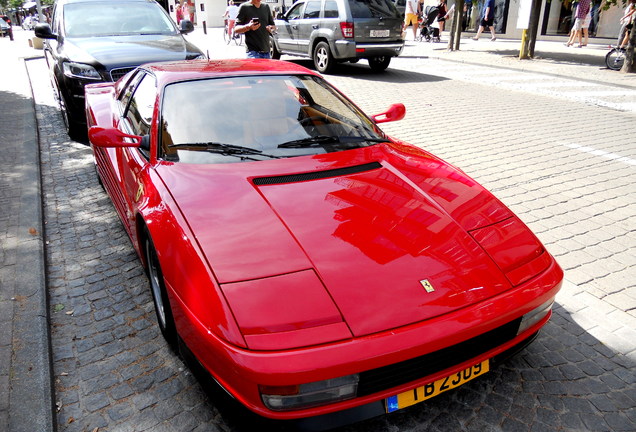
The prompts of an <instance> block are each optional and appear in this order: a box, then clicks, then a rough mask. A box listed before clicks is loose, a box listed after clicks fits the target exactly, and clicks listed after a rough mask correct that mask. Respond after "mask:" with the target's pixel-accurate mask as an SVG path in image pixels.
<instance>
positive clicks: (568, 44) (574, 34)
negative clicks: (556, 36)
mask: <svg viewBox="0 0 636 432" xmlns="http://www.w3.org/2000/svg"><path fill="white" fill-rule="evenodd" d="M575 37H576V30H575V29H574V27H572V30H570V38H569V39H568V41H567V43H566V44H565V46H572V44H573V43H574V38H575Z"/></svg>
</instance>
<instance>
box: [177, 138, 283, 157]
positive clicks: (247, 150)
mask: <svg viewBox="0 0 636 432" xmlns="http://www.w3.org/2000/svg"><path fill="white" fill-rule="evenodd" d="M184 147H193V148H197V149H204V150H205V151H207V152H211V153H220V154H222V155H232V156H234V155H259V156H265V157H269V158H275V159H279V158H280V156H274V155H270V154H265V153H263V152H262V151H261V150H258V149H255V148H251V147H243V146H239V145H234V144H224V143H218V142H206V143H183V144H172V145H169V146H168V148H184Z"/></svg>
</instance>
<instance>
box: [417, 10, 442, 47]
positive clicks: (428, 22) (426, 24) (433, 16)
mask: <svg viewBox="0 0 636 432" xmlns="http://www.w3.org/2000/svg"><path fill="white" fill-rule="evenodd" d="M437 15H439V9H438V8H437V6H426V9H424V17H423V18H422V21H421V22H420V35H419V40H420V41H423V40H425V41H426V42H431V41H433V42H439V27H437V26H433V23H435V21H436V20H437Z"/></svg>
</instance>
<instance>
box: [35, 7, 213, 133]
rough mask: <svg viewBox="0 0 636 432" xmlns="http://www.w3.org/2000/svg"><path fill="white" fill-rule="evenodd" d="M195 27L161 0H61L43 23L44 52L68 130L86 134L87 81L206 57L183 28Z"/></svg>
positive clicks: (40, 26) (38, 32)
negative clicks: (174, 16) (176, 16)
mask: <svg viewBox="0 0 636 432" xmlns="http://www.w3.org/2000/svg"><path fill="white" fill-rule="evenodd" d="M193 30H194V26H193V25H192V23H191V22H190V21H187V20H183V21H181V23H180V27H179V28H177V27H176V26H175V24H174V21H173V20H172V18H170V16H169V15H168V14H167V13H166V12H165V10H164V9H163V8H162V7H161V6H159V4H158V3H157V2H155V1H148V0H58V1H57V2H56V3H55V6H54V9H53V16H52V21H51V24H50V25H49V24H44V23H43V24H38V25H37V26H36V27H35V35H36V36H38V37H40V38H42V39H46V42H45V46H44V53H45V57H46V62H47V64H48V66H49V70H50V72H51V81H52V83H53V88H54V90H55V93H56V99H57V101H58V103H59V106H60V109H61V110H62V114H63V117H64V121H65V124H66V128H67V131H68V134H69V136H70V137H71V138H74V139H80V140H81V139H83V138H84V136H85V135H86V118H85V114H84V86H85V85H86V84H92V83H96V82H100V81H102V82H103V81H116V80H117V79H119V78H120V77H122V76H123V75H125V74H126V73H128V72H129V71H131V70H133V69H134V68H136V67H137V66H139V65H141V64H143V63H148V62H157V61H168V60H191V59H195V58H204V57H205V56H204V55H203V52H202V51H201V50H199V49H198V48H197V47H196V46H194V45H192V44H191V43H189V42H187V41H186V40H185V39H184V38H183V34H185V33H189V32H191V31H193Z"/></svg>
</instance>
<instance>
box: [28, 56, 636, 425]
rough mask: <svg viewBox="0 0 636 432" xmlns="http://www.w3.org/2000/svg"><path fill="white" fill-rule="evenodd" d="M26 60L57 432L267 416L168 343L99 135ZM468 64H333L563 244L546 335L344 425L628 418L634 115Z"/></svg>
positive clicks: (35, 63)
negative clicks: (73, 122) (77, 134)
mask: <svg viewBox="0 0 636 432" xmlns="http://www.w3.org/2000/svg"><path fill="white" fill-rule="evenodd" d="M217 48H218V51H221V50H223V49H226V48H223V47H217ZM303 64H307V63H306V62H305V63H303ZM27 66H28V70H29V76H30V79H31V83H32V86H33V92H34V98H35V103H36V111H37V119H38V132H39V138H40V149H41V161H42V167H41V169H42V179H43V185H42V187H43V202H44V219H45V226H46V245H47V247H46V250H47V256H46V262H47V278H48V290H49V296H50V305H51V335H52V351H53V361H54V365H53V366H54V383H55V391H56V401H57V403H58V412H57V421H58V430H59V431H69V432H70V431H93V430H95V428H98V429H97V430H99V431H112V432H124V431H217V430H218V431H235V430H258V429H256V426H252V425H250V424H247V425H245V424H244V422H242V421H241V415H240V414H239V415H238V416H237V415H235V414H233V413H234V410H232V409H228V408H227V407H225V405H224V403H223V400H222V399H220V398H219V397H218V395H216V394H209V393H208V392H206V390H207V389H208V386H207V385H205V384H204V385H201V384H200V381H199V380H197V379H196V378H195V377H194V376H193V374H192V372H191V371H190V370H189V369H188V368H187V367H186V366H185V365H184V364H183V362H182V361H181V360H180V359H179V358H178V357H177V356H176V355H175V354H174V353H173V352H171V351H170V349H169V348H168V347H167V346H166V344H165V343H164V341H163V339H162V337H161V335H160V332H159V330H158V328H157V326H156V320H155V316H154V311H153V307H152V300H151V296H150V293H149V291H148V284H147V281H146V279H145V276H144V274H143V271H142V268H141V265H140V263H139V261H138V259H137V257H136V255H135V252H134V250H133V248H132V246H131V244H130V241H129V240H128V238H127V236H126V234H125V232H124V230H123V228H122V227H121V225H120V223H119V220H118V218H117V216H116V214H115V212H114V210H113V207H112V204H111V203H110V201H109V199H108V197H107V196H106V194H105V193H104V192H103V190H102V189H101V187H100V186H99V184H98V183H97V178H96V176H95V173H94V168H93V166H92V159H91V155H90V151H89V148H87V147H86V146H85V145H82V144H80V143H76V142H72V141H69V140H68V137H67V136H66V135H65V134H64V132H63V128H62V120H61V118H60V116H59V113H58V112H57V110H56V108H55V107H54V106H53V102H52V97H51V89H50V87H49V84H48V78H47V76H46V71H45V67H44V62H43V61H42V60H31V61H28V62H27ZM461 66H462V65H458V64H448V62H443V61H441V60H435V59H431V58H417V57H414V58H410V59H401V60H400V61H396V62H394V64H393V65H392V67H391V68H390V69H389V70H388V71H387V72H386V73H384V74H373V73H371V72H370V71H369V69H368V67H367V66H366V64H364V62H360V63H359V64H355V65H343V66H342V67H340V68H339V69H338V70H337V73H336V74H334V75H330V76H328V79H329V80H330V81H331V82H333V83H334V84H335V85H336V86H337V87H338V88H340V89H341V90H342V91H344V92H345V93H346V94H347V95H349V96H350V97H351V98H352V99H353V100H354V102H356V103H357V104H358V105H359V106H360V107H362V108H363V110H365V111H366V112H368V113H371V114H372V113H374V112H379V111H382V110H383V109H384V108H386V107H387V106H388V105H389V104H391V103H394V102H403V103H405V105H406V106H407V117H406V119H404V120H403V121H401V122H397V123H392V124H387V125H386V127H384V129H385V130H386V131H387V132H389V133H391V134H392V135H394V136H396V137H397V138H400V139H404V140H406V141H410V142H412V143H414V144H416V145H419V146H422V147H424V148H426V149H428V150H431V151H432V152H433V153H435V154H437V155H438V156H441V157H442V158H444V159H446V160H447V161H449V162H451V163H454V164H456V165H458V166H459V167H461V168H462V169H464V170H465V171H466V172H467V173H468V174H469V175H471V176H473V177H474V178H475V179H476V180H478V181H480V182H481V183H482V184H484V185H485V186H486V187H488V188H489V189H491V190H492V191H493V192H494V193H495V195H497V196H498V197H499V198H500V199H502V200H503V201H504V202H505V203H506V204H507V205H509V206H510V207H511V208H512V209H513V210H514V211H515V212H516V213H517V214H518V215H519V216H520V217H521V218H522V219H523V220H524V221H525V222H526V223H528V224H529V225H530V227H531V228H532V229H533V230H534V231H535V233H537V235H538V236H539V237H540V238H541V240H542V241H543V242H544V243H545V244H546V246H547V248H548V249H549V250H550V251H551V252H552V253H553V254H554V255H555V256H556V257H557V260H558V261H559V262H560V263H561V265H562V266H563V267H564V269H565V270H566V283H565V286H564V289H563V291H562V292H561V294H560V295H559V296H558V297H557V304H556V305H555V309H554V316H553V319H552V320H551V321H550V322H549V323H548V325H547V326H546V327H545V329H544V330H543V331H542V332H541V334H540V336H539V338H538V339H537V340H536V341H535V342H534V343H533V344H532V345H531V346H529V347H528V348H527V349H526V350H525V351H524V352H522V353H521V354H519V355H518V356H517V357H515V358H513V359H512V360H510V361H509V362H508V363H506V364H505V365H503V366H502V367H500V368H498V369H496V370H493V371H491V372H489V373H488V374H486V375H484V376H483V377H480V378H478V379H477V380H475V381H472V382H470V383H468V384H466V385H465V386H463V387H461V388H459V389H457V390H454V391H451V392H448V393H445V394H443V395H441V396H439V397H437V398H434V399H431V400H429V401H427V402H426V403H423V404H420V405H416V406H414V407H412V408H409V409H406V410H403V411H401V412H397V413H394V414H392V415H387V416H384V417H380V418H377V419H372V420H369V421H366V422H362V423H358V424H355V425H351V426H348V427H345V428H344V429H342V430H344V431H347V432H353V431H387V432H389V431H390V432H398V431H584V430H585V431H587V430H592V431H610V430H612V431H633V430H634V429H635V428H636V427H635V426H634V425H636V376H635V373H634V367H635V366H636V330H635V329H636V325H635V319H636V317H635V305H636V293H635V285H634V284H635V282H634V281H635V280H636V273H635V271H634V265H635V264H636V225H635V224H634V220H635V217H636V204H635V203H636V199H635V198H636V175H635V174H636V164H635V161H636V145H635V144H634V139H633V137H634V132H636V127H635V126H634V120H635V116H634V114H633V112H630V111H619V110H617V109H610V108H608V107H605V106H601V105H599V104H592V103H589V101H580V100H575V99H570V98H565V97H559V96H555V95H545V94H541V93H540V92H538V91H527V90H520V89H511V88H507V87H506V86H502V85H499V84H496V83H495V84H493V83H489V82H486V81H487V80H486V79H485V77H487V76H489V75H488V70H486V72H485V75H484V79H481V80H479V79H478V80H475V79H469V78H468V77H471V76H472V77H474V74H475V71H474V66H473V65H470V64H465V65H463V72H462V67H461ZM450 70H452V73H451V72H450ZM497 73H498V70H497V69H490V75H494V74H497ZM535 73H536V72H535ZM458 74H459V75H458ZM462 74H463V75H462ZM461 76H464V77H466V78H461ZM546 79H548V78H547V75H546ZM522 80H523V76H522ZM583 87H584V85H581V88H583Z"/></svg>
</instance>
